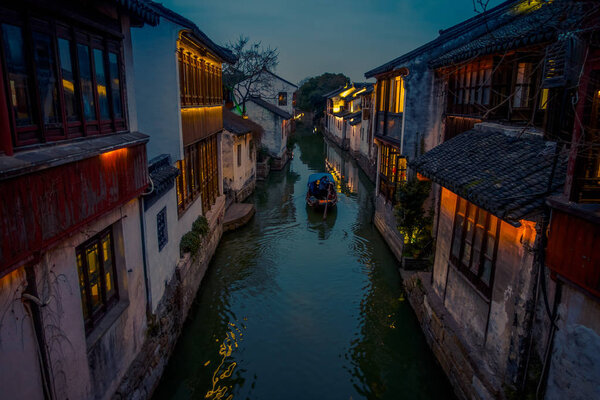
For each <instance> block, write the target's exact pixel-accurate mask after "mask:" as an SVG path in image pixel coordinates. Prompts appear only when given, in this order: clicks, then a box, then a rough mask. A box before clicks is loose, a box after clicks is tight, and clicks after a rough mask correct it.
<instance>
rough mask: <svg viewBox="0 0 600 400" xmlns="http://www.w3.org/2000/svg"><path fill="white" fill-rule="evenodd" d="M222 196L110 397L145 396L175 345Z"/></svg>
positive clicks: (219, 218)
mask: <svg viewBox="0 0 600 400" xmlns="http://www.w3.org/2000/svg"><path fill="white" fill-rule="evenodd" d="M224 213H225V196H221V197H219V198H218V199H217V202H216V204H215V205H214V206H213V208H212V209H211V210H210V211H209V212H208V213H207V215H206V217H207V219H208V222H209V226H210V228H211V229H210V233H209V234H208V235H207V236H206V238H204V240H203V241H202V245H201V248H200V251H199V252H198V254H196V255H191V254H189V253H187V254H185V255H184V257H182V258H181V259H180V261H179V263H178V264H177V268H176V270H175V273H174V274H173V276H172V278H171V280H170V281H169V283H168V284H167V287H166V289H165V292H164V295H163V298H162V300H161V301H160V303H159V304H158V307H157V309H156V312H155V313H154V314H153V315H151V316H149V317H148V327H147V331H146V339H145V342H144V344H143V345H142V349H141V351H140V352H139V354H138V356H137V357H136V359H135V360H134V361H133V362H132V363H131V365H130V367H129V370H128V371H127V373H126V374H125V376H124V378H123V379H122V381H121V383H120V385H119V387H118V389H117V390H116V392H115V394H114V395H113V399H148V398H150V397H152V393H153V392H154V389H155V388H156V386H157V384H158V382H159V380H160V377H161V376H162V373H163V371H164V369H165V366H166V365H167V362H168V360H169V357H170V355H171V353H172V352H173V349H174V348H175V344H176V343H177V339H178V337H179V334H180V333H181V329H182V328H183V324H184V322H185V320H186V318H187V315H188V312H189V310H190V307H191V305H192V302H193V301H194V298H195V297H196V294H197V291H198V288H199V287H200V283H201V282H202V279H203V278H204V275H205V273H206V270H207V269H208V265H209V263H210V260H211V258H212V256H213V254H214V252H215V250H216V248H217V246H218V244H219V241H220V240H221V235H222V234H223V218H224Z"/></svg>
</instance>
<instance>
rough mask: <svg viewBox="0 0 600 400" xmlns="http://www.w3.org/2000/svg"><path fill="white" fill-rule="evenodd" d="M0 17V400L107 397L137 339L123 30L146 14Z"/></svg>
mask: <svg viewBox="0 0 600 400" xmlns="http://www.w3.org/2000/svg"><path fill="white" fill-rule="evenodd" d="M0 16H1V22H0V47H1V48H2V50H1V51H0V77H1V78H2V79H0V114H1V117H0V193H2V196H1V197H2V200H1V201H0V216H1V218H2V221H1V223H0V236H1V238H2V239H1V240H0V315H2V316H1V317H0V326H1V328H0V348H1V350H0V351H1V353H2V356H1V357H0V388H2V389H1V392H2V394H1V396H2V397H3V398H7V399H8V398H10V399H42V398H45V399H67V398H70V399H109V398H111V397H112V395H113V394H114V392H115V390H116V388H117V386H118V384H119V382H120V380H121V379H122V377H123V376H124V375H125V373H126V371H127V370H128V368H129V366H130V364H131V363H132V362H133V360H134V359H135V358H136V357H137V355H138V354H139V352H140V351H141V348H142V344H143V343H144V340H145V326H146V324H147V319H146V317H147V314H146V293H145V286H144V273H145V271H144V262H143V260H144V255H143V240H142V235H141V230H140V225H141V213H140V210H141V207H142V203H141V200H140V196H141V195H142V194H143V193H144V192H145V191H146V190H147V189H148V187H149V179H148V169H147V158H146V143H147V142H148V136H147V135H145V134H142V133H140V132H138V131H139V127H138V120H137V112H136V104H135V95H134V92H135V90H134V86H133V84H134V82H135V76H134V70H133V65H132V60H133V59H132V50H131V35H130V27H132V26H143V25H145V24H149V25H156V24H157V23H158V15H157V14H156V13H155V12H154V11H153V10H152V9H150V8H149V7H148V6H147V5H146V4H145V3H144V2H143V1H138V0H125V1H108V0H107V1H102V0H99V1H86V2H69V1H55V2H38V1H18V2H17V1H4V2H2V4H1V5H0Z"/></svg>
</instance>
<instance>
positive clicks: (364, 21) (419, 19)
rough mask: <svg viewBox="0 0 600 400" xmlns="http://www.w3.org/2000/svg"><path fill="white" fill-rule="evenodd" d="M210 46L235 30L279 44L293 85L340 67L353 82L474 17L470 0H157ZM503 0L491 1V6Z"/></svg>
mask: <svg viewBox="0 0 600 400" xmlns="http://www.w3.org/2000/svg"><path fill="white" fill-rule="evenodd" d="M157 1H162V3H163V4H164V5H165V6H166V7H169V8H171V9H172V10H174V11H176V12H178V13H180V14H182V15H183V16H185V17H187V18H189V19H191V20H192V21H194V22H195V23H196V24H197V25H198V26H199V27H200V29H201V30H202V31H204V33H206V34H207V35H208V36H209V37H210V38H211V39H212V40H214V41H215V42H216V43H218V44H221V45H224V44H226V43H227V42H229V41H234V40H235V39H236V38H237V37H239V35H240V34H243V35H245V36H248V37H250V40H251V41H261V42H262V43H263V45H270V46H271V47H276V48H277V49H279V65H278V67H277V69H276V73H277V74H279V75H281V76H282V77H284V78H286V79H288V80H289V81H292V82H295V83H297V82H299V81H300V80H302V79H304V78H306V77H310V76H315V75H320V74H322V73H324V72H342V73H344V74H346V75H347V76H349V77H350V78H351V79H352V80H353V81H364V80H365V78H364V75H363V74H364V73H365V72H366V71H368V70H370V69H372V68H375V67H377V66H379V65H381V64H383V63H385V62H387V61H389V60H391V59H393V58H395V57H398V56H400V55H402V54H404V53H406V52H408V51H410V50H412V49H414V48H416V47H418V46H420V45H421V44H423V43H426V42H428V41H430V40H432V39H434V38H435V37H436V36H438V31H439V30H440V29H445V28H448V27H450V26H452V25H454V24H456V23H459V22H460V21H463V20H465V19H467V18H470V17H472V16H474V15H475V11H474V9H473V0H345V1H341V0H296V1H287V0H212V1H207V0H157ZM500 3H501V0H490V5H489V7H493V6H496V5H498V4H500Z"/></svg>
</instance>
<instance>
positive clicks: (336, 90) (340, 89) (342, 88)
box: [323, 86, 348, 99]
mask: <svg viewBox="0 0 600 400" xmlns="http://www.w3.org/2000/svg"><path fill="white" fill-rule="evenodd" d="M346 89H348V86H341V87H339V88H337V89H335V90H332V91H331V92H329V93H325V94H324V95H323V97H325V98H326V99H328V98H330V97H334V96H337V95H338V94H340V93H342V92H343V91H344V90H346Z"/></svg>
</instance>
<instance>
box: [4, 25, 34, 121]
mask: <svg viewBox="0 0 600 400" xmlns="http://www.w3.org/2000/svg"><path fill="white" fill-rule="evenodd" d="M2 37H3V43H4V59H5V65H6V73H7V80H8V91H9V94H10V104H11V105H12V108H13V115H14V118H15V123H16V125H17V127H21V126H28V125H33V111H32V109H31V98H30V92H31V76H30V75H29V74H28V72H27V62H26V60H25V50H24V49H25V44H24V40H23V31H22V29H21V28H20V27H18V26H13V25H8V24H2Z"/></svg>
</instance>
